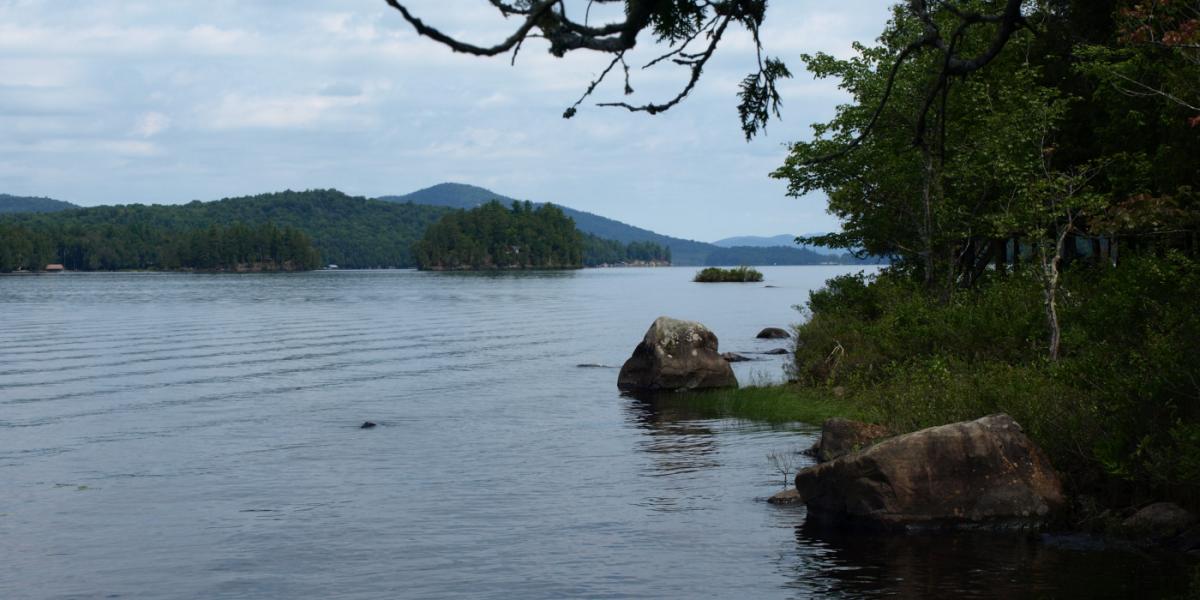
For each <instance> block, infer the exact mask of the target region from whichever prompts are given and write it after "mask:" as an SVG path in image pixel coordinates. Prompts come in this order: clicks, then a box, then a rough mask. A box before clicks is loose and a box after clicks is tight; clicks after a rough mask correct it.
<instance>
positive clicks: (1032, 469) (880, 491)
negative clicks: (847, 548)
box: [796, 414, 1065, 529]
mask: <svg viewBox="0 0 1200 600" xmlns="http://www.w3.org/2000/svg"><path fill="white" fill-rule="evenodd" d="M796 489H797V490H798V491H799V494H800V497H801V498H802V499H803V501H804V503H805V505H806V506H807V507H808V514H809V517H810V518H818V519H833V520H840V521H845V522H846V523H848V524H851V525H865V526H874V527H882V528H902V529H911V528H927V527H945V526H953V527H988V528H1034V527H1038V526H1040V525H1042V524H1044V523H1045V522H1046V521H1047V520H1048V519H1049V518H1050V517H1051V516H1052V514H1053V513H1055V512H1056V511H1058V510H1059V509H1060V508H1062V506H1063V505H1064V503H1065V497H1064V495H1063V489H1062V483H1061V482H1060V481H1059V478H1058V474H1057V473H1055V471H1054V469H1053V467H1052V466H1051V465H1050V461H1049V459H1047V458H1046V455H1045V453H1043V452H1042V450H1041V449H1040V448H1038V447H1037V446H1036V445H1035V444H1034V443H1033V442H1032V441H1031V440H1030V439H1029V438H1028V437H1027V436H1026V435H1025V434H1024V433H1023V432H1022V431H1021V426H1020V425H1018V424H1017V422H1016V421H1014V420H1013V419H1012V417H1009V416H1008V415H1004V414H999V415H991V416H988V417H984V418H982V419H978V420H975V421H967V422H962V423H952V424H950V425H942V426H940V427H931V428H929V429H923V430H921V431H916V432H913V433H909V434H906V435H901V436H897V437H893V438H889V439H887V440H884V441H881V442H879V443H877V444H875V445H873V446H870V447H868V448H866V449H864V450H860V451H858V452H852V453H850V454H847V455H845V456H843V457H841V458H838V459H835V460H832V461H830V462H826V463H821V464H819V465H816V466H813V467H810V468H807V469H804V470H802V471H800V472H799V473H798V474H797V475H796Z"/></svg>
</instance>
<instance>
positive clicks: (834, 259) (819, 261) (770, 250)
mask: <svg viewBox="0 0 1200 600" xmlns="http://www.w3.org/2000/svg"><path fill="white" fill-rule="evenodd" d="M879 262H880V260H879V259H877V258H874V257H866V258H858V257H856V256H854V255H853V254H851V253H848V252H847V253H845V254H838V255H832V256H831V255H828V254H821V253H819V252H814V251H812V250H809V249H807V248H789V247H787V246H761V247H760V246H733V247H730V248H721V249H718V250H714V251H712V253H711V254H709V255H708V257H707V258H705V259H704V264H705V265H707V266H711V267H729V266H737V265H827V264H839V265H859V264H872V265H873V264H878V263H879Z"/></svg>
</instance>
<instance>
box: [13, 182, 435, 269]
mask: <svg viewBox="0 0 1200 600" xmlns="http://www.w3.org/2000/svg"><path fill="white" fill-rule="evenodd" d="M447 212H449V210H448V209H446V208H441V207H435V206H426V205H416V204H408V203H403V204H397V203H390V202H379V201H377V200H368V199H367V198H362V197H353V196H348V195H346V194H343V193H342V192H339V191H337V190H310V191H304V192H293V191H286V192H278V193H272V194H261V195H258V196H246V197H241V198H225V199H223V200H217V201H214V202H199V201H194V202H190V203H188V204H183V205H173V206H164V205H157V204H155V205H149V206H147V205H140V204H131V205H124V206H99V207H94V208H80V209H77V210H72V211H66V212H58V213H49V214H28V213H27V214H10V215H4V216H3V217H0V224H9V225H14V226H22V227H25V228H26V229H30V230H38V231H43V232H48V233H51V234H53V235H54V236H55V237H54V239H56V240H60V245H62V244H72V245H81V244H82V245H84V247H86V248H94V249H95V250H96V253H97V255H100V254H109V255H117V256H135V255H137V254H138V253H139V252H142V251H144V248H143V246H145V245H146V244H145V240H144V239H142V238H143V236H142V235H141V233H140V232H142V231H145V230H147V229H153V230H156V231H160V230H161V231H167V232H188V231H194V230H197V229H204V228H209V227H211V226H213V225H221V226H229V225H233V224H235V223H242V224H245V225H262V224H266V223H271V224H273V225H275V226H277V227H280V228H287V227H292V228H295V229H297V230H299V231H301V232H303V233H305V234H306V235H307V236H308V237H309V238H311V240H312V245H313V246H314V247H315V249H316V250H317V252H318V253H319V254H320V256H321V259H322V260H323V261H324V262H326V263H335V264H337V265H339V266H342V267H347V268H370V267H409V266H414V265H415V262H414V261H413V258H412V253H411V247H412V244H413V242H415V241H416V240H418V239H419V238H420V236H421V234H422V233H424V231H425V229H426V228H427V227H428V226H429V225H431V224H432V223H434V222H436V221H437V220H438V219H439V218H441V217H442V216H443V215H445V214H446V213H447ZM120 264H124V263H123V262H122V263H120ZM122 268H128V267H122Z"/></svg>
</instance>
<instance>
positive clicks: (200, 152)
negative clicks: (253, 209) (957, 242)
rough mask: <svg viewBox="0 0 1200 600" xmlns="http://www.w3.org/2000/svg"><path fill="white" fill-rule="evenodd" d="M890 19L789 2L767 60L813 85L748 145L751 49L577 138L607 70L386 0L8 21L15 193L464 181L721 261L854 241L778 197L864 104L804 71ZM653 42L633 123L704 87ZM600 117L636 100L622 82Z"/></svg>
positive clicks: (349, 189) (31, 4)
mask: <svg viewBox="0 0 1200 600" xmlns="http://www.w3.org/2000/svg"><path fill="white" fill-rule="evenodd" d="M891 3H892V0H837V1H833V0H774V2H772V3H771V4H770V5H769V8H768V12H767V23H766V27H765V28H764V30H763V38H764V40H765V44H766V51H767V54H769V55H772V56H779V57H780V58H783V59H784V60H785V61H786V62H788V64H789V67H791V70H792V72H793V73H794V74H795V75H796V77H795V78H793V79H792V80H790V81H788V82H787V83H786V84H785V85H784V86H782V87H781V91H782V93H783V98H784V105H783V119H782V120H781V121H773V122H772V123H771V124H770V125H769V128H768V131H767V135H765V136H760V137H759V138H757V139H755V140H754V141H752V142H749V143H747V142H746V141H745V139H744V137H743V135H742V132H741V128H740V126H739V123H738V119H737V111H736V106H737V98H736V95H735V94H736V89H737V83H738V81H739V80H740V79H741V78H742V77H744V76H745V75H746V74H747V73H749V72H750V71H751V70H752V69H753V66H754V60H755V58H754V49H753V46H752V44H751V43H750V40H749V36H748V35H747V34H745V33H744V32H740V31H739V32H737V33H736V34H734V35H730V36H727V38H726V39H725V41H724V42H723V44H722V46H721V48H720V49H719V50H718V53H717V55H716V56H715V57H714V59H713V62H712V63H710V66H709V67H708V68H707V69H706V70H705V72H704V76H703V77H702V79H701V81H700V84H699V85H698V87H697V89H696V90H695V91H694V92H693V94H692V95H691V96H690V97H689V98H688V99H687V100H685V101H684V102H683V103H682V104H681V105H679V106H677V107H676V108H674V109H672V110H670V111H668V112H666V113H663V114H659V115H655V116H648V115H646V114H644V113H643V114H630V113H627V112H625V111H623V110H619V109H613V108H599V107H595V106H592V105H591V104H590V103H586V104H584V105H583V106H581V108H580V111H579V113H578V114H577V116H576V117H575V118H573V119H570V120H567V119H563V118H562V117H561V115H562V112H563V110H564V109H565V108H566V107H568V106H570V105H571V104H572V103H574V102H575V100H576V99H577V98H578V97H579V96H580V95H581V94H582V93H583V91H584V90H585V89H586V88H587V85H588V84H589V82H590V81H591V80H592V79H593V78H594V77H595V76H596V75H597V74H598V73H599V72H600V71H601V70H602V69H603V68H604V66H605V65H607V62H608V58H607V57H605V56H603V55H599V54H594V53H582V52H573V53H570V54H568V55H567V56H566V57H565V58H561V59H560V58H555V57H553V56H551V55H550V54H549V53H547V52H546V51H545V48H546V45H545V44H544V43H541V42H540V41H538V40H532V41H531V42H530V43H529V44H527V45H526V47H525V48H524V49H523V50H522V51H521V53H520V54H519V55H518V57H517V59H516V64H515V65H512V64H510V57H508V56H505V57H502V58H493V59H485V58H476V57H469V56H464V55H460V54H455V53H452V52H451V51H449V49H447V48H445V47H444V46H441V45H439V44H437V43H436V42H433V41H431V40H428V39H425V38H421V37H419V36H417V35H416V34H415V33H414V32H413V31H412V29H411V28H410V27H409V26H408V25H407V24H406V23H405V22H404V21H403V19H402V18H401V17H400V15H399V14H398V13H396V12H395V11H394V10H392V9H391V8H389V7H388V6H387V5H386V4H385V3H384V2H383V0H287V1H282V0H280V1H271V0H240V1H233V0H172V1H170V2H162V1H161V0H154V1H138V0H96V1H92V2H65V1H63V0H0V192H3V193H9V194H16V195H30V196H49V197H52V198H57V199H61V200H67V201H71V202H75V203H77V204H82V205H85V206H94V205H99V204H129V203H159V204H176V203H183V202H188V201H191V200H213V199H219V198H223V197H233V196H243V195H250V194H257V193H263V192H271V191H279V190H284V189H293V190H301V189H313V188H337V189H339V190H342V191H344V192H346V193H349V194H353V195H363V196H368V197H375V196H383V195H397V194H404V193H408V192H412V191H415V190H418V189H421V188H424V187H428V186H431V185H434V184H437V183H441V182H445V181H452V182H459V183H469V184H474V185H479V186H483V187H486V188H489V189H491V190H493V191H495V192H497V193H499V194H503V195H506V196H511V197H515V198H521V199H530V200H534V201H544V202H554V203H557V204H562V205H565V206H570V207H572V208H577V209H580V210H585V211H589V212H593V213H596V214H600V215H603V216H606V217H610V218H614V219H617V220H620V221H624V222H626V223H630V224H633V225H637V226H640V227H645V228H648V229H652V230H654V231H658V232H660V233H664V234H668V235H673V236H678V237H683V238H690V239H697V240H703V241H712V240H716V239H719V238H723V237H729V236H735V235H776V234H781V233H788V234H797V233H807V232H816V231H829V230H835V229H837V227H838V225H837V221H836V219H834V218H833V217H831V216H830V215H828V214H827V213H826V212H825V199H824V197H823V196H819V195H810V196H808V197H804V198H790V197H788V196H786V184H785V183H784V182H782V181H778V180H773V179H771V178H770V177H769V176H768V175H769V173H770V172H771V171H772V170H774V169H775V168H777V167H778V166H779V165H781V164H782V163H783V160H784V158H785V157H786V155H787V147H786V144H787V143H788V142H790V141H797V140H802V139H808V138H809V136H810V128H809V125H810V124H811V123H814V122H820V121H825V120H828V119H829V118H830V117H832V116H833V114H834V111H835V108H836V106H837V105H838V104H839V103H843V102H845V101H846V100H847V98H848V97H847V96H846V95H845V93H844V92H842V91H840V90H839V89H838V87H837V82H836V81H830V80H819V81H817V80H813V79H812V78H811V77H810V76H808V74H807V73H806V72H805V71H804V68H803V64H802V62H801V61H800V58H799V57H800V55H801V54H802V53H806V52H807V53H812V52H818V51H819V52H827V53H831V54H834V55H838V56H849V55H851V54H852V49H851V44H852V42H854V41H856V40H857V41H862V42H866V43H869V42H871V41H872V40H874V39H875V38H876V37H877V36H878V34H879V33H880V32H881V31H882V29H883V27H884V24H885V23H886V20H887V17H888V6H889V5H890V4H891ZM408 4H409V6H410V7H411V8H412V10H413V12H414V13H416V14H417V15H418V16H419V17H421V18H423V19H424V20H426V21H427V22H428V23H430V24H431V25H434V26H436V27H438V28H440V29H442V30H443V31H446V32H448V33H452V34H453V35H456V36H459V37H461V38H464V39H467V40H471V41H475V42H477V43H479V44H490V43H494V42H496V41H499V40H501V39H503V38H504V37H506V36H507V35H508V34H509V33H511V31H512V29H513V28H514V27H515V24H514V21H512V20H505V19H504V18H503V17H501V16H500V15H499V14H498V13H497V12H496V11H495V9H493V8H491V7H490V6H489V5H488V3H487V2H486V1H485V0H412V1H411V2H409V3H408ZM605 16H606V15H605V14H603V13H594V14H593V18H597V19H602V18H604V17H605ZM639 42H640V43H639V48H638V50H637V52H636V53H635V55H634V56H633V58H632V60H631V64H632V65H633V66H634V67H635V68H634V70H633V73H632V77H633V79H632V81H631V83H632V86H633V88H634V90H635V95H634V96H632V100H634V101H639V102H647V101H653V102H661V101H663V100H665V99H667V98H670V97H671V96H672V95H673V94H674V93H675V92H676V91H677V90H678V89H679V87H680V86H681V85H682V84H683V83H684V82H685V81H686V78H687V73H686V71H685V70H684V69H682V68H676V67H671V66H669V65H668V66H667V67H666V68H655V69H649V70H641V69H639V68H637V67H638V66H640V64H643V63H644V62H646V61H648V60H649V59H651V58H653V57H654V56H656V55H657V53H656V52H655V51H656V50H659V51H661V49H657V48H655V47H654V45H653V43H652V42H653V40H651V39H650V37H649V35H643V37H642V38H641V39H640V40H639ZM593 99H594V100H595V101H604V100H625V99H626V98H625V97H624V95H623V93H622V82H621V81H620V80H619V79H615V78H614V79H613V80H612V81H611V82H609V83H607V84H605V85H603V86H601V87H600V88H599V89H598V90H597V91H596V93H595V95H594V96H593Z"/></svg>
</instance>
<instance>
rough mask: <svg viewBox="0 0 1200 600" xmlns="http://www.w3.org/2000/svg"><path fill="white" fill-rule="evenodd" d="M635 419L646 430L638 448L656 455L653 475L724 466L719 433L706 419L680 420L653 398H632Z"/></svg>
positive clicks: (629, 408) (667, 474)
mask: <svg viewBox="0 0 1200 600" xmlns="http://www.w3.org/2000/svg"><path fill="white" fill-rule="evenodd" d="M628 410H629V413H630V414H631V420H632V421H633V422H635V423H637V427H638V428H639V429H641V430H643V431H644V432H645V433H646V436H645V437H643V438H641V439H640V440H639V441H638V449H639V450H641V451H642V452H646V453H648V454H650V455H651V456H653V457H654V463H653V465H654V466H653V469H652V470H651V471H650V472H649V473H647V474H648V475H652V476H670V475H677V474H681V473H690V472H693V471H700V470H704V469H715V468H717V467H719V466H721V462H720V460H719V453H718V452H717V433H716V432H715V431H713V430H712V429H711V428H709V427H708V426H706V425H705V424H704V423H703V422H700V423H697V422H693V421H686V420H679V419H678V418H676V416H675V415H674V414H671V413H664V412H663V411H662V410H661V409H660V408H659V407H658V406H657V405H656V403H655V402H654V400H652V399H636V398H631V399H630V401H629V404H628Z"/></svg>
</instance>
